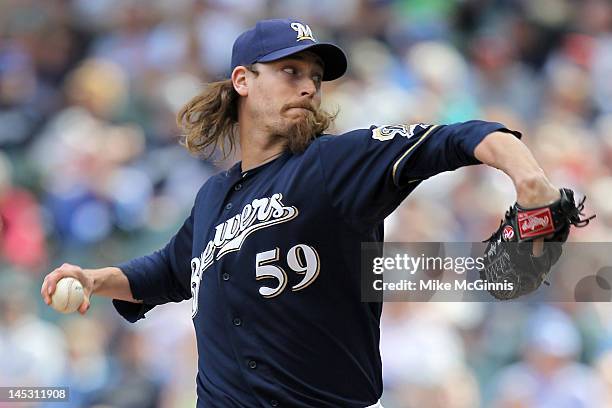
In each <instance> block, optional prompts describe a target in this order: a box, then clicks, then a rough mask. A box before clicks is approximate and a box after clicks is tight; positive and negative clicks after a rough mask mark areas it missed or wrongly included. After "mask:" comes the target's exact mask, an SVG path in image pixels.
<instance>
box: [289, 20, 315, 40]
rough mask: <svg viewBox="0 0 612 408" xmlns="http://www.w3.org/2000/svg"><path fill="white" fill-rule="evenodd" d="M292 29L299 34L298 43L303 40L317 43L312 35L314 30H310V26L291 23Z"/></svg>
mask: <svg viewBox="0 0 612 408" xmlns="http://www.w3.org/2000/svg"><path fill="white" fill-rule="evenodd" d="M291 28H293V31H295V32H296V33H297V40H298V41H302V40H312V41H317V40H315V39H314V37H313V35H312V30H311V29H310V27H308V24H302V23H291Z"/></svg>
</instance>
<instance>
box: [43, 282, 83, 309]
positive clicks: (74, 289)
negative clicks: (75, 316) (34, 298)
mask: <svg viewBox="0 0 612 408" xmlns="http://www.w3.org/2000/svg"><path fill="white" fill-rule="evenodd" d="M81 303H83V285H81V282H79V281H78V280H77V279H75V278H71V277H65V278H62V279H60V280H59V281H58V282H57V285H56V286H55V292H53V295H51V307H52V308H54V309H55V310H57V311H58V312H61V313H73V312H76V311H77V309H78V308H79V306H81Z"/></svg>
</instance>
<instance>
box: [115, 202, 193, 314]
mask: <svg viewBox="0 0 612 408" xmlns="http://www.w3.org/2000/svg"><path fill="white" fill-rule="evenodd" d="M192 233H193V210H192V212H191V215H190V216H189V217H188V218H187V219H186V220H185V222H184V224H183V226H182V227H181V228H180V229H179V231H178V232H177V233H176V234H175V235H174V236H173V237H172V239H171V240H170V242H168V244H167V245H166V246H165V247H164V248H162V249H160V250H158V251H155V252H153V253H152V254H150V255H146V256H143V257H140V258H136V259H132V260H130V261H128V262H125V263H123V264H120V265H117V267H118V268H119V269H121V271H123V273H124V274H125V275H126V276H127V278H128V281H129V284H130V289H131V291H132V295H133V296H134V298H135V299H138V300H142V301H143V303H132V302H126V301H123V300H118V299H114V300H113V305H114V306H115V309H116V310H117V312H118V313H119V314H120V315H121V316H123V317H124V318H125V319H126V320H128V321H130V322H132V323H133V322H135V321H137V320H139V319H142V318H144V317H145V313H147V312H148V311H149V310H151V309H152V308H153V307H155V306H156V305H161V304H164V303H168V302H181V301H183V300H187V299H189V298H191V289H190V282H191V270H190V266H189V265H190V259H191V249H192Z"/></svg>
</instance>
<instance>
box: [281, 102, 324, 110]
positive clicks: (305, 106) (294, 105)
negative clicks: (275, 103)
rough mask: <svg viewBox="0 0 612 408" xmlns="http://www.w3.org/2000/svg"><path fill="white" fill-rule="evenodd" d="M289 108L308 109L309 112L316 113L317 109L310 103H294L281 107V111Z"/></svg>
mask: <svg viewBox="0 0 612 408" xmlns="http://www.w3.org/2000/svg"><path fill="white" fill-rule="evenodd" d="M291 108H303V109H308V110H309V111H311V112H317V111H318V109H317V108H316V107H315V106H314V105H313V104H312V103H310V102H307V101H304V102H295V103H287V104H285V105H283V108H282V109H281V110H282V111H283V112H285V111H288V110H289V109H291Z"/></svg>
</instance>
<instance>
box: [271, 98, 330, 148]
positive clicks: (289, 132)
mask: <svg viewBox="0 0 612 408" xmlns="http://www.w3.org/2000/svg"><path fill="white" fill-rule="evenodd" d="M334 118H335V115H331V114H329V113H327V112H325V111H324V110H322V109H318V108H313V110H307V111H305V114H304V115H303V116H302V117H301V118H300V119H299V120H298V121H296V122H294V123H292V124H291V125H289V126H288V127H287V128H286V129H283V130H282V131H277V132H274V133H275V134H274V136H277V137H280V138H283V139H286V141H287V142H286V143H287V148H288V149H289V150H290V151H291V153H293V154H299V153H303V152H304V151H305V150H306V149H307V148H308V146H309V145H310V143H312V141H313V140H314V139H315V138H316V137H317V136H318V135H320V134H321V133H323V132H324V131H325V130H326V129H327V128H328V127H329V125H330V124H331V123H332V122H333V120H334Z"/></svg>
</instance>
